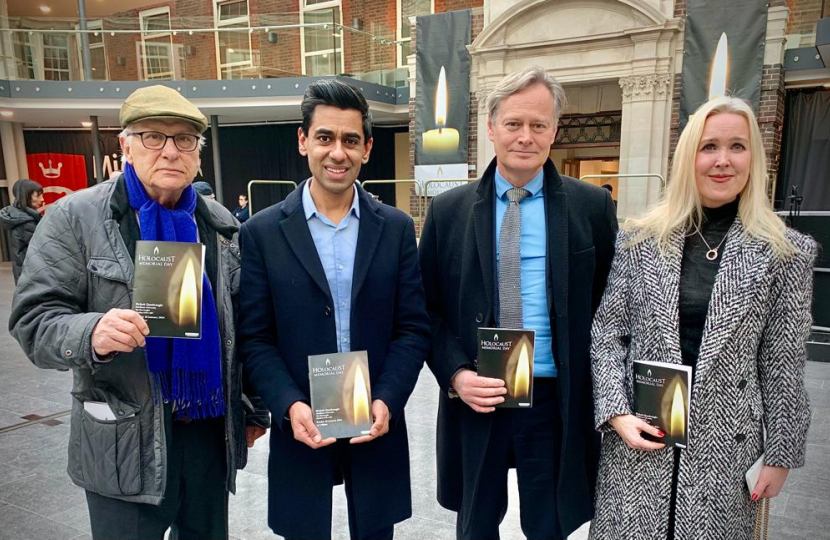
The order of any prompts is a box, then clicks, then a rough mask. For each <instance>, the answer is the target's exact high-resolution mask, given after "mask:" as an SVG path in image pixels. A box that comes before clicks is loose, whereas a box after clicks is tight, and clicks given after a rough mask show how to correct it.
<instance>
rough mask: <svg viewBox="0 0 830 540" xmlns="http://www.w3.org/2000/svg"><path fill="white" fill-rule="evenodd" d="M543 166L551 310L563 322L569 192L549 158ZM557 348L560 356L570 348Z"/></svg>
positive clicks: (566, 288) (565, 314) (565, 305)
mask: <svg viewBox="0 0 830 540" xmlns="http://www.w3.org/2000/svg"><path fill="white" fill-rule="evenodd" d="M544 169H545V183H544V187H543V189H544V190H545V221H546V222H547V228H548V230H547V240H548V246H547V252H548V269H549V275H548V287H549V289H550V290H551V292H552V293H553V294H551V295H549V296H548V311H549V313H551V314H552V315H553V314H555V316H556V318H557V319H560V320H561V321H562V324H567V321H568V278H569V269H570V256H569V250H570V247H569V245H568V195H567V193H565V190H564V189H562V179H561V178H560V177H559V173H557V172H556V168H555V167H554V166H553V163H551V161H550V160H548V161H547V162H546V163H545V167H544ZM551 323H553V321H551ZM565 328H567V327H565ZM565 328H563V329H560V331H564V330H565ZM558 341H561V340H558ZM556 352H557V354H558V355H560V358H567V351H560V350H558V351H556Z"/></svg>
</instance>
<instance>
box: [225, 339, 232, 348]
mask: <svg viewBox="0 0 830 540" xmlns="http://www.w3.org/2000/svg"><path fill="white" fill-rule="evenodd" d="M225 343H227V344H228V347H230V346H231V345H233V341H232V340H230V339H229V340H227V341H226V342H225Z"/></svg>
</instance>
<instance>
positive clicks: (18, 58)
mask: <svg viewBox="0 0 830 540" xmlns="http://www.w3.org/2000/svg"><path fill="white" fill-rule="evenodd" d="M12 35H13V36H14V62H15V65H16V66H17V76H18V78H20V79H28V80H34V78H35V71H36V69H35V57H36V56H35V45H34V43H33V38H34V36H30V35H29V34H28V33H26V32H15V33H14V34H12Z"/></svg>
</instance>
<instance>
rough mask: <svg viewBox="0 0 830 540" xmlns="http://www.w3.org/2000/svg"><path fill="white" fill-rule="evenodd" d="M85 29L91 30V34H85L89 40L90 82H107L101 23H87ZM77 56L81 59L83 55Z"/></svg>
mask: <svg viewBox="0 0 830 540" xmlns="http://www.w3.org/2000/svg"><path fill="white" fill-rule="evenodd" d="M87 29H88V30H92V32H90V33H88V34H87V37H88V39H89V60H90V68H91V70H92V80H93V81H106V80H109V76H108V74H107V53H106V49H105V48H104V33H103V32H102V31H101V30H102V29H103V24H102V21H100V20H97V21H89V23H88V24H87ZM80 41H81V40H80V39H79V40H78V46H79V47H80V46H81V43H80ZM78 56H79V57H80V58H81V59H83V54H82V53H81V52H79V53H78Z"/></svg>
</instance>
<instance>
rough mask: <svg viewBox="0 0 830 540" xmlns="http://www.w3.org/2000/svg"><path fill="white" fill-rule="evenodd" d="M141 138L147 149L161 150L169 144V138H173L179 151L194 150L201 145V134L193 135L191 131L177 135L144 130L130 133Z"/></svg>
mask: <svg viewBox="0 0 830 540" xmlns="http://www.w3.org/2000/svg"><path fill="white" fill-rule="evenodd" d="M130 135H135V136H136V137H140V138H141V144H143V145H144V148H146V149H147V150H161V149H162V148H164V145H166V144H167V139H173V144H174V145H176V148H177V149H178V150H179V152H192V151H194V150H196V147H197V146H199V136H198V135H191V134H190V133H177V134H175V135H167V134H165V133H161V132H159V131H142V132H140V133H130Z"/></svg>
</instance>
